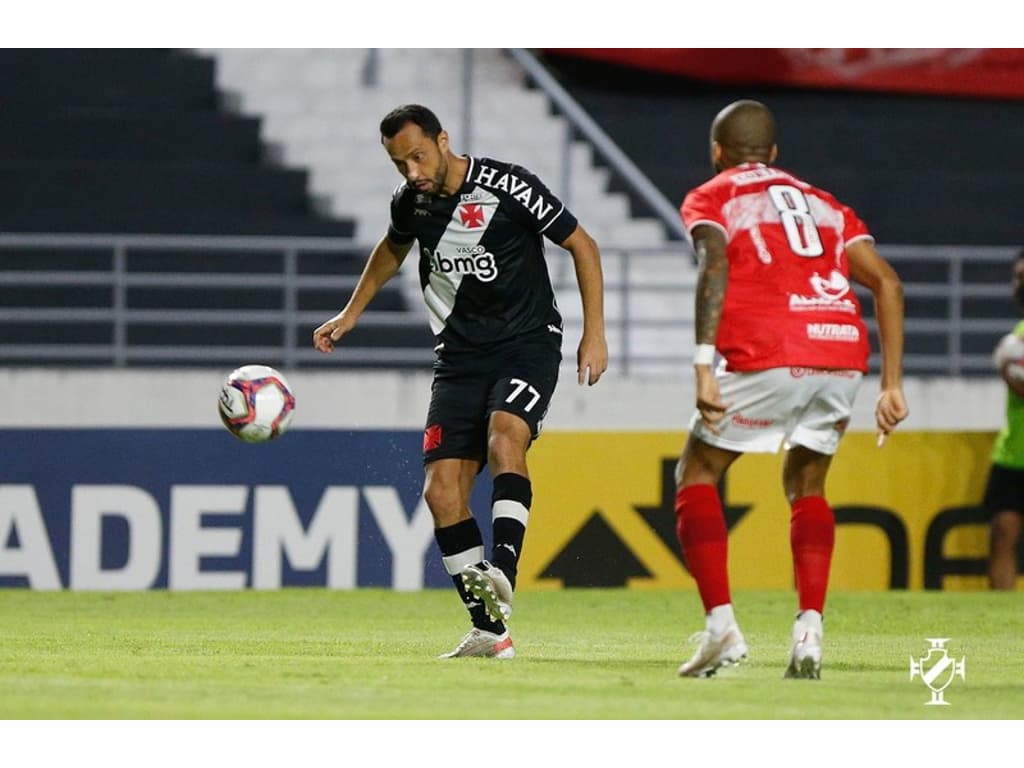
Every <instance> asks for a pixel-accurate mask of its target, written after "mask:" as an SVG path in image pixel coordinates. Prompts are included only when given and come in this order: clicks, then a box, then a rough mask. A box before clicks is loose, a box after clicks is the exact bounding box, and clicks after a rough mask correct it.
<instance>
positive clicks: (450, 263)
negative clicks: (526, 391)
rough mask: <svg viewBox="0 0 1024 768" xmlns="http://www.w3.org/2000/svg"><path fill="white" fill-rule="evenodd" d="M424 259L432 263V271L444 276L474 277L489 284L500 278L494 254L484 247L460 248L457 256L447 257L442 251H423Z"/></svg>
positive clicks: (457, 250) (426, 249)
mask: <svg viewBox="0 0 1024 768" xmlns="http://www.w3.org/2000/svg"><path fill="white" fill-rule="evenodd" d="M423 257H424V258H425V259H427V260H428V261H429V262H430V270H431V271H432V272H438V273H440V274H443V275H452V274H455V275H472V276H473V277H475V278H476V279H477V280H480V281H481V282H484V283H489V282H491V281H492V280H494V278H496V277H497V276H498V265H497V264H496V263H495V260H494V254H493V253H491V252H490V251H488V250H487V249H486V248H484V246H482V245H472V246H460V247H458V248H457V249H456V252H455V254H453V255H450V256H447V255H445V254H443V253H441V251H440V250H436V251H432V250H430V249H429V248H424V249H423Z"/></svg>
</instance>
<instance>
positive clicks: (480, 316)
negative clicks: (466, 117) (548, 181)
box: [388, 157, 577, 351]
mask: <svg viewBox="0 0 1024 768" xmlns="http://www.w3.org/2000/svg"><path fill="white" fill-rule="evenodd" d="M468 159H469V168H468V170H467V172H466V179H465V181H464V182H463V183H462V186H461V187H460V188H459V190H458V192H456V193H455V194H454V195H449V196H439V195H427V194H423V193H420V192H417V191H416V190H415V189H414V188H412V187H410V186H409V185H408V184H402V185H401V186H399V187H398V189H396V190H395V194H394V197H393V198H392V201H391V224H390V226H389V227H388V237H389V238H390V239H391V241H392V242H394V243H397V244H404V243H411V242H412V241H413V240H414V239H415V240H417V241H418V243H419V249H420V261H419V269H420V285H421V286H422V287H423V298H424V300H425V301H426V305H427V313H428V314H429V316H430V325H431V328H432V329H433V331H434V334H435V335H436V336H437V340H438V345H439V348H441V349H445V350H450V351H456V350H462V349H476V348H480V347H485V346H488V345H491V344H495V343H499V342H502V341H505V340H507V339H510V338H513V337H515V336H519V335H521V334H524V333H529V332H531V331H535V330H537V329H539V328H543V327H545V326H548V327H549V328H550V329H551V330H552V331H553V332H556V333H559V334H560V333H561V329H562V316H561V314H560V313H559V311H558V307H557V305H556V304H555V294H554V291H553V290H552V288H551V278H550V276H549V274H548V269H547V263H546V261H545V260H544V241H543V237H547V238H549V239H550V240H551V241H552V242H555V243H561V242H564V241H565V239H566V238H568V237H569V235H571V234H572V233H573V231H574V230H575V229H576V223H577V222H576V218H575V217H574V216H573V215H572V213H570V212H569V210H568V209H566V207H565V206H564V205H563V204H562V203H561V201H560V200H559V199H558V198H557V197H555V196H554V195H553V194H552V193H551V192H550V191H549V190H548V188H547V187H546V186H545V185H544V183H543V182H542V181H541V180H540V179H538V178H537V177H536V176H534V175H533V174H532V173H530V172H529V171H527V170H526V169H525V168H521V167H519V166H517V165H512V164H509V163H504V162H501V161H499V160H492V159H490V158H486V157H470V158H468Z"/></svg>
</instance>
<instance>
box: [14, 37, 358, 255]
mask: <svg viewBox="0 0 1024 768" xmlns="http://www.w3.org/2000/svg"><path fill="white" fill-rule="evenodd" d="M0 67H2V69H3V72H4V77H3V78H2V79H0V103H2V104H3V112H2V117H0V230H2V231H6V232H47V233H54V232H79V233H82V232H95V233H99V232H102V233H124V232H131V233H148V234H203V235H224V234H233V235H243V234H244V235H334V236H349V235H351V234H352V232H353V224H352V222H351V220H346V219H344V218H343V217H337V216H335V217H331V216H324V215H321V214H320V213H318V212H317V210H316V208H315V205H314V201H313V200H312V199H311V197H310V195H309V194H308V190H307V187H308V184H307V181H308V180H307V173H306V172H305V171H303V170H297V169H287V168H282V167H275V166H273V165H271V164H270V163H268V162H266V160H267V156H266V153H265V151H264V146H263V144H261V142H260V124H259V120H258V119H256V118H242V117H237V116H233V115H229V114H225V113H224V112H222V111H221V109H220V98H219V94H218V92H217V91H216V88H215V84H214V77H213V76H214V65H213V62H212V61H210V60H209V59H204V58H201V57H197V56H194V55H191V54H188V53H183V52H178V51H168V50H156V49H144V50H130V49H106V50H103V49H89V50H70V49H69V50H63V49H58V50H45V49H26V50H10V49H8V50H3V51H0Z"/></svg>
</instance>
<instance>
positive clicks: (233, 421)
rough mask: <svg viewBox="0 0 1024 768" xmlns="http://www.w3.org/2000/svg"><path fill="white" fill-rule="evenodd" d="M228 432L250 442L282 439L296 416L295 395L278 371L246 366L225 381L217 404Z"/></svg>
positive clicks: (264, 367)
mask: <svg viewBox="0 0 1024 768" xmlns="http://www.w3.org/2000/svg"><path fill="white" fill-rule="evenodd" d="M217 405H218V410H219V411H220V419H221V421H223V422H224V426H225V427H227V428H228V431H229V432H230V433H231V434H233V435H234V436H235V437H237V438H238V439H239V440H244V441H245V442H247V443H265V442H267V441H268V440H273V439H274V438H275V437H280V436H281V435H283V434H284V432H285V430H287V429H288V425H289V424H291V422H292V416H294V415H295V395H293V394H292V390H291V387H289V386H288V382H287V381H286V380H285V378H284V376H282V375H281V374H280V373H279V372H278V371H276V370H274V369H273V368H270V367H269V366H266V365H243V366H242V367H241V368H238V369H236V370H234V371H232V372H231V374H230V375H229V376H228V377H227V379H225V380H224V386H223V387H221V390H220V402H219V403H218V404H217Z"/></svg>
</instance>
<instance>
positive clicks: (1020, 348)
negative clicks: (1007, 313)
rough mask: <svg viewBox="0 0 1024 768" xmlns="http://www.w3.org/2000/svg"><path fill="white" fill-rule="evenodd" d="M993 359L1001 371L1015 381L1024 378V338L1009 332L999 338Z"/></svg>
mask: <svg viewBox="0 0 1024 768" xmlns="http://www.w3.org/2000/svg"><path fill="white" fill-rule="evenodd" d="M992 360H993V362H994V363H995V365H996V368H997V369H998V370H999V372H1000V373H1002V374H1004V375H1005V376H1007V377H1008V378H1011V379H1014V380H1015V381H1020V380H1024V338H1022V337H1020V336H1017V335H1016V334H1013V333H1008V334H1006V335H1005V336H1003V338H1002V339H1000V340H999V344H998V345H997V346H996V351H995V353H994V354H993V355H992Z"/></svg>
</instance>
